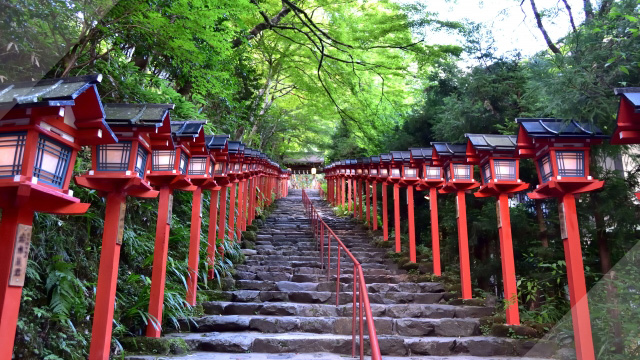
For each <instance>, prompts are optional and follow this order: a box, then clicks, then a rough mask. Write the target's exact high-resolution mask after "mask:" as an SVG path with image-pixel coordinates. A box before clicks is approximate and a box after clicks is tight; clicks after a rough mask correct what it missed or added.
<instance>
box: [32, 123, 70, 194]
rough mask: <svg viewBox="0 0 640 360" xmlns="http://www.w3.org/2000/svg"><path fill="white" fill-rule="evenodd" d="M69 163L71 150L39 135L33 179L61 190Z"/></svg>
mask: <svg viewBox="0 0 640 360" xmlns="http://www.w3.org/2000/svg"><path fill="white" fill-rule="evenodd" d="M70 161H71V148H70V147H68V146H66V145H62V144H60V143H58V142H57V141H54V140H52V139H50V138H49V137H47V136H44V135H40V138H39V139H38V150H37V152H36V162H35V166H34V167H33V177H35V178H37V179H38V180H39V181H40V182H43V183H45V184H49V185H52V186H55V187H57V188H62V187H63V185H64V182H65V178H66V175H67V170H68V168H69V162H70Z"/></svg>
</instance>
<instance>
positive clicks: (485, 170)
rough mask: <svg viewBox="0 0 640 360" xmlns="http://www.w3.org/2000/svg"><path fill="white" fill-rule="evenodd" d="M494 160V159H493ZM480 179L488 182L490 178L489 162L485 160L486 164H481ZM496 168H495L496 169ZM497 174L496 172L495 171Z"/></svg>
mask: <svg viewBox="0 0 640 360" xmlns="http://www.w3.org/2000/svg"><path fill="white" fill-rule="evenodd" d="M494 161H496V160H494ZM481 170H482V180H483V181H484V183H485V184H487V183H489V181H490V180H491V166H490V165H489V162H487V163H486V164H484V165H482V169H481ZM496 170H497V169H496ZM496 174H497V172H496Z"/></svg>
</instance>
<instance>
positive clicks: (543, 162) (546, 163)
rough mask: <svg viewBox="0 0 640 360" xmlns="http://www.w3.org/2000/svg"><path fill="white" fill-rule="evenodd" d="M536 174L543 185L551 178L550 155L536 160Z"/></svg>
mask: <svg viewBox="0 0 640 360" xmlns="http://www.w3.org/2000/svg"><path fill="white" fill-rule="evenodd" d="M538 172H539V173H540V178H541V179H542V182H543V183H545V182H547V181H549V179H551V177H552V176H553V169H552V168H551V155H550V154H547V155H545V156H543V157H542V158H540V159H539V160H538Z"/></svg>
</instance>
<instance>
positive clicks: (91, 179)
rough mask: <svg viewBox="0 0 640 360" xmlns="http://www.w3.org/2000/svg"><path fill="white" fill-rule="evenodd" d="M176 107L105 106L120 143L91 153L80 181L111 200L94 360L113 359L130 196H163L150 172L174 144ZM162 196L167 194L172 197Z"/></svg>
mask: <svg viewBox="0 0 640 360" xmlns="http://www.w3.org/2000/svg"><path fill="white" fill-rule="evenodd" d="M171 109H173V104H105V106H104V110H105V113H106V120H107V122H108V123H109V124H110V126H111V127H112V129H113V130H114V132H115V133H116V134H117V135H118V138H119V142H118V144H113V145H99V146H94V147H93V148H92V149H91V150H92V170H90V171H89V172H88V173H87V174H85V175H82V176H78V177H76V183H78V185H80V186H84V187H87V188H90V189H95V190H98V191H99V192H100V193H102V194H106V197H107V213H106V217H105V225H104V233H103V238H102V244H103V245H102V253H101V255H100V268H99V272H98V286H97V292H96V307H95V313H94V319H93V327H92V336H91V346H90V349H89V358H90V359H108V358H109V353H110V347H111V335H112V334H111V333H112V323H113V311H114V302H115V292H116V285H117V278H118V263H119V258H120V247H121V244H122V236H123V230H124V223H123V221H124V212H125V208H126V204H125V200H126V196H127V195H130V196H136V197H143V198H155V197H156V196H158V192H157V191H155V190H153V189H152V186H151V184H150V183H149V179H148V173H149V170H148V169H149V168H150V164H151V150H152V148H153V146H168V144H170V143H171V125H170V118H169V110H171ZM125 159H127V160H128V161H125ZM162 195H163V196H166V194H162ZM161 201H162V199H161ZM110 202H111V203H110ZM162 216H164V217H165V220H164V222H162V224H160V228H161V232H162V231H164V230H167V237H166V239H165V238H160V239H159V238H158V237H157V236H156V249H157V252H156V253H155V254H154V261H155V262H156V266H154V268H153V271H154V274H155V279H156V287H155V288H154V287H153V286H152V290H151V291H152V292H151V294H152V295H151V297H150V298H151V299H153V298H154V295H155V297H156V300H155V301H150V304H149V308H150V310H149V312H150V314H152V316H153V317H154V320H152V321H151V322H150V323H149V326H150V327H152V328H154V330H156V331H158V333H159V332H160V328H161V322H162V305H163V301H164V276H162V279H159V276H160V275H162V274H164V273H165V272H166V252H167V246H168V229H166V228H165V227H164V225H165V224H166V216H167V214H166V212H165V213H159V217H162ZM163 240H164V241H163ZM163 253H164V254H165V256H164V258H163V257H162V254H163ZM163 259H164V260H163ZM152 278H153V276H152Z"/></svg>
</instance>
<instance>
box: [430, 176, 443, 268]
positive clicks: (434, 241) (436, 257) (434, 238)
mask: <svg viewBox="0 0 640 360" xmlns="http://www.w3.org/2000/svg"><path fill="white" fill-rule="evenodd" d="M429 206H430V209H431V250H432V252H433V274H434V275H435V276H440V275H442V270H441V268H440V225H439V224H438V190H437V189H436V188H435V187H432V188H430V189H429Z"/></svg>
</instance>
